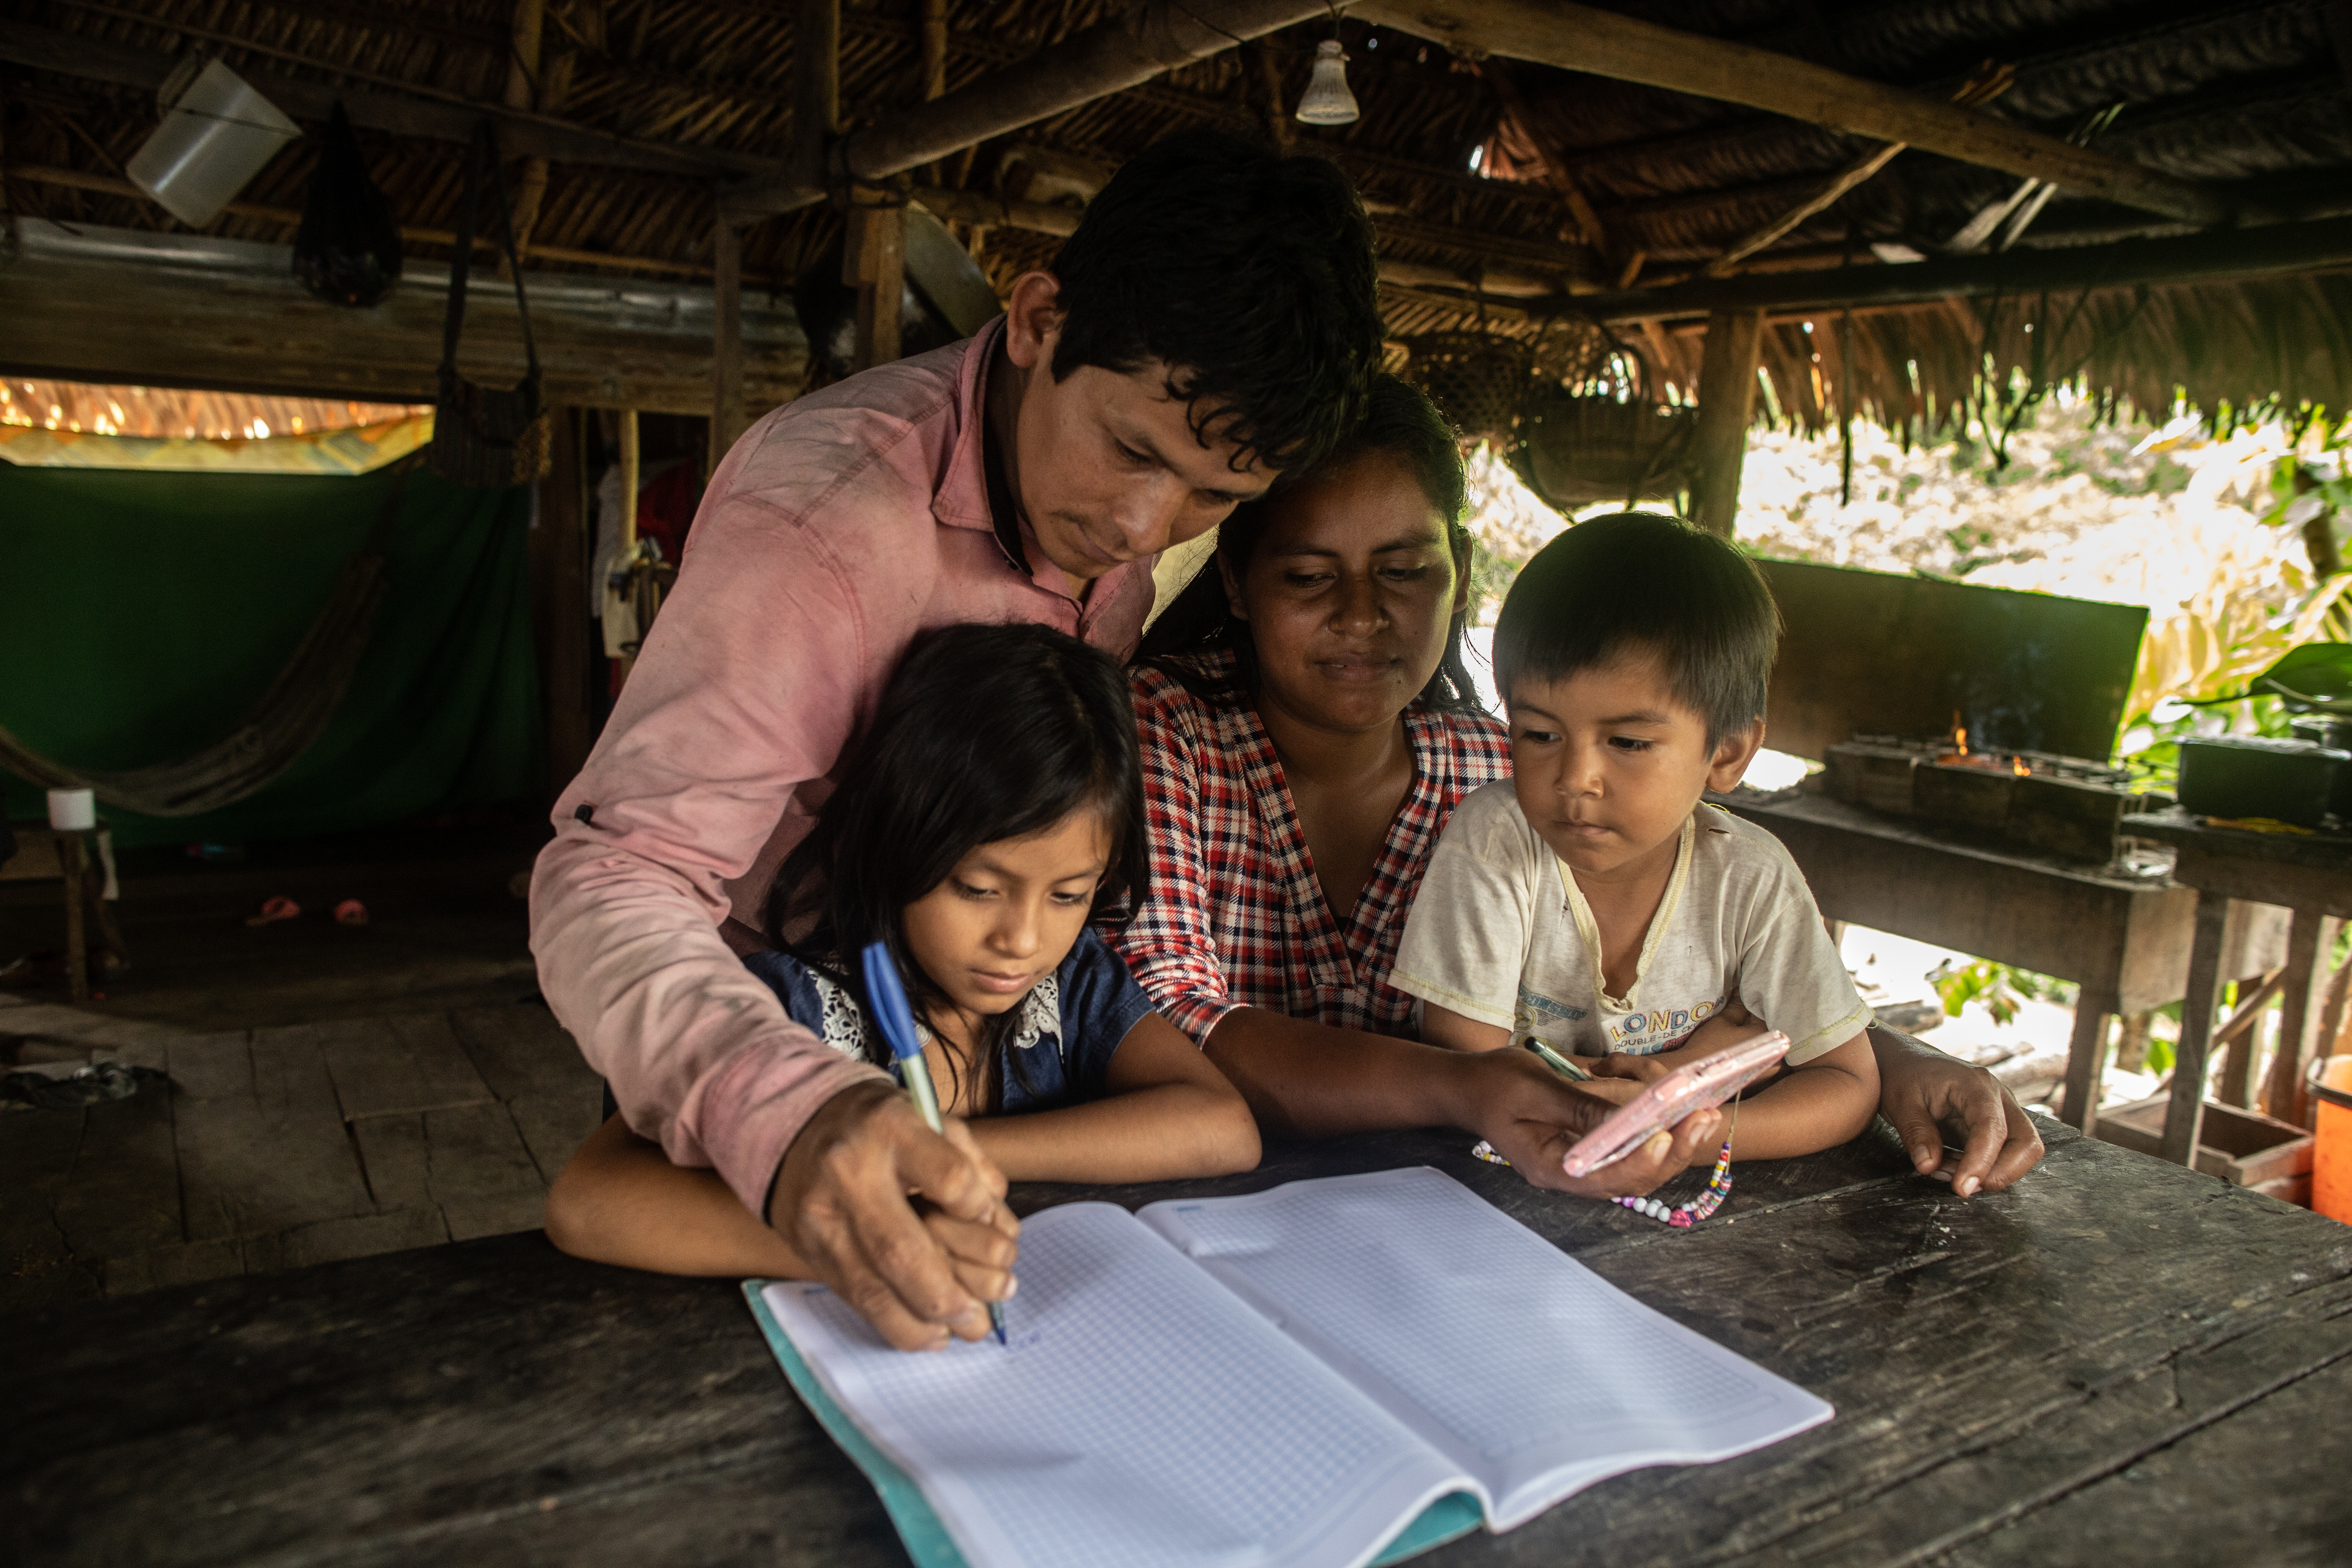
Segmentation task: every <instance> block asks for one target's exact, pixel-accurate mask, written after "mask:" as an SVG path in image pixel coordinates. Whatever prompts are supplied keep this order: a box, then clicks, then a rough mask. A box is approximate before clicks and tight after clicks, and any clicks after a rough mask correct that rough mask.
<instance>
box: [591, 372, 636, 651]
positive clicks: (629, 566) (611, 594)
mask: <svg viewBox="0 0 2352 1568" xmlns="http://www.w3.org/2000/svg"><path fill="white" fill-rule="evenodd" d="M638 483H639V464H638V461H637V411H636V410H635V409H634V408H624V409H622V410H621V516H620V535H621V551H620V555H619V557H618V561H619V563H620V564H622V565H623V566H624V567H625V568H626V570H627V571H628V572H629V574H630V575H629V585H628V586H627V587H624V588H621V589H618V590H615V589H614V586H613V585H612V584H611V583H610V582H609V581H607V582H604V583H599V584H597V585H596V591H597V593H599V594H600V595H603V596H604V599H603V602H604V650H605V653H606V655H607V656H608V657H610V658H617V659H619V660H620V661H621V671H620V679H619V681H618V683H617V684H616V685H615V686H614V690H613V694H614V696H615V697H617V696H619V695H620V688H621V687H623V686H626V685H627V684H628V683H629V671H631V670H633V669H635V668H636V667H637V645H638V644H640V643H642V642H643V641H644V639H645V635H646V629H645V627H644V626H640V625H639V624H638V623H637V618H636V604H637V595H636V587H635V584H636V575H635V571H636V568H635V561H636V555H637V485H638ZM616 626H617V627H618V628H619V629H618V632H617V634H616V631H615V627H616ZM616 636H617V640H618V642H619V643H620V644H622V645H625V646H620V647H615V640H616Z"/></svg>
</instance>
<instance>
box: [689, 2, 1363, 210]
mask: <svg viewBox="0 0 2352 1568" xmlns="http://www.w3.org/2000/svg"><path fill="white" fill-rule="evenodd" d="M1327 12H1328V6H1327V5H1325V4H1324V0H1188V3H1183V4H1179V3H1178V0H1142V3H1141V4H1139V5H1134V6H1132V7H1130V8H1129V9H1128V10H1127V11H1124V12H1122V13H1121V14H1119V15H1118V16H1114V17H1112V18H1111V19H1110V20H1109V21H1108V22H1102V23H1097V25H1096V26H1091V27H1088V28H1086V29H1085V30H1083V31H1081V32H1078V33H1076V34H1073V35H1072V36H1071V37H1067V38H1065V39H1064V40H1063V41H1062V42H1060V43H1058V44H1054V45H1051V46H1049V47H1045V48H1043V49H1040V50H1038V51H1037V52H1036V53H1035V54H1034V55H1031V56H1030V57H1029V58H1026V59H1024V60H1023V61H1022V62H1021V63H1020V64H1018V65H1014V66H1008V67H1007V68H1004V69H1003V70H1000V71H997V72H995V73H994V74H992V75H990V76H985V77H982V79H980V80H978V81H975V82H972V83H970V84H969V85H967V86H964V87H961V88H958V89H956V90H955V91H953V92H950V93H949V94H948V95H947V96H946V97H944V98H935V99H933V100H930V101H929V103H926V104H924V105H922V106H921V107H920V108H917V109H909V110H906V111H905V112H903V113H898V114H893V115H891V116H889V117H888V118H887V119H886V120H884V121H881V122H880V123H878V124H875V125H869V126H867V127H866V128H865V129H863V130H861V131H857V132H852V133H851V134H850V135H848V136H846V137H844V138H843V139H842V141H841V142H840V143H839V144H838V146H837V147H836V149H835V152H834V153H833V155H832V158H831V163H832V164H833V167H834V170H835V173H837V174H845V175H847V176H848V177H849V178H851V179H854V180H881V179H887V177H889V176H890V175H892V174H903V173H905V172H906V171H907V170H908V169H912V168H914V167H916V166H917V165H919V164H922V163H931V162H933V161H934V160H936V159H940V158H944V157H946V156H948V155H949V154H950V153H960V152H961V151H962V150H963V149H965V148H966V147H970V146H972V145H974V144H975V143H978V142H985V141H987V140H988V139H989V138H990V137H992V136H1002V135H1003V134H1004V133H1005V132H1008V131H1017V130H1019V129H1020V128H1021V127H1022V126H1024V125H1029V124H1034V122H1035V121H1040V120H1044V119H1046V118H1048V117H1049V116H1052V115H1055V114H1060V113H1062V112H1063V111H1065V110H1071V109H1076V108H1077V107H1078V106H1079V105H1081V104H1084V103H1091V102H1092V101H1094V100H1096V99H1097V98H1102V97H1105V96H1107V95H1108V94H1110V93H1114V92H1118V91H1120V90H1122V89H1126V88H1130V87H1134V86H1136V85H1137V84H1138V83H1139V82H1145V81H1149V80H1150V79H1152V78H1153V77H1156V76H1159V75H1160V74H1161V73H1162V72H1164V71H1169V70H1172V69H1174V68H1177V67H1178V66H1184V65H1190V64H1191V63H1192V62H1193V61H1194V60H1199V59H1206V58H1208V57H1209V56H1211V55H1213V54H1217V53H1220V52H1222V51H1223V50H1225V49H1228V48H1231V47H1233V46H1234V45H1235V44H1236V43H1240V42H1243V41H1244V40H1246V39H1249V38H1255V37H1260V36H1262V35H1264V34H1266V33H1271V32H1274V31H1275V30H1276V29H1277V28H1281V27H1286V26H1290V25H1291V24H1292V23H1294V22H1303V21H1306V20H1307V18H1309V17H1312V16H1323V15H1326V14H1327ZM824 195H825V193H824V191H822V190H817V189H813V188H811V187H810V186H809V185H807V184H803V183H802V182H800V181H798V180H795V179H793V177H792V175H791V174H790V173H788V172H780V173H776V174H768V175H764V176H761V177H760V178H757V179H754V180H751V181H748V182H746V183H745V184H742V185H740V186H738V187H737V188H736V189H734V190H733V191H730V193H728V195H727V198H726V200H727V206H728V210H729V211H730V213H732V214H733V215H735V216H737V217H738V218H739V219H750V218H755V217H765V216H770V215H772V214H775V213H782V212H790V211H792V210H793V209H794V208H796V207H804V206H811V205H814V204H816V203H817V202H820V201H823V200H824Z"/></svg>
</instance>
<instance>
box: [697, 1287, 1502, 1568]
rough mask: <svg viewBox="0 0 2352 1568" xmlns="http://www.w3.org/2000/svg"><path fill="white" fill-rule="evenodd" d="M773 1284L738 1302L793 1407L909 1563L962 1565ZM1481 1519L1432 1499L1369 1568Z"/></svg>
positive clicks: (1463, 1507)
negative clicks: (764, 1296)
mask: <svg viewBox="0 0 2352 1568" xmlns="http://www.w3.org/2000/svg"><path fill="white" fill-rule="evenodd" d="M775 1283H776V1281H775V1280H772V1279H746V1280H744V1281H743V1299H744V1300H746V1301H749V1302H750V1303H751V1316H752V1317H753V1318H754V1319H755V1320H757V1321H758V1322H759V1325H760V1332H761V1334H763V1335H765V1336H766V1338H767V1341H768V1348H769V1349H770V1350H771V1351H773V1352H775V1356H776V1361H777V1363H779V1364H780V1365H782V1367H783V1369H784V1376H785V1378H786V1379H787V1380H789V1381H790V1382H791V1384H792V1385H793V1393H795V1394H799V1395H800V1396H801V1403H802V1404H803V1405H807V1406H808V1407H809V1412H810V1414H812V1415H814V1416H815V1417H816V1418H817V1424H818V1425H819V1426H823V1427H824V1429H825V1432H826V1434H827V1435H828V1436H831V1437H832V1438H833V1440H834V1441H835V1442H836V1443H838V1444H840V1445H841V1448H842V1452H844V1453H845V1454H847V1455H848V1456H849V1457H850V1458H851V1459H852V1460H854V1461H856V1465H857V1468H859V1469H861V1470H863V1471H865V1472H866V1479H867V1480H869V1481H871V1482H873V1483H874V1489H875V1490H876V1491H877V1493H879V1494H881V1498H882V1508H883V1510H884V1511H885V1512H887V1513H888V1514H889V1516H890V1522H891V1523H892V1524H894V1525H896V1526H897V1527H898V1539H899V1540H900V1541H901V1542H905V1543H906V1547H907V1555H908V1556H909V1557H911V1558H913V1559H914V1560H915V1565H916V1568H969V1564H967V1563H965V1562H964V1558H963V1553H962V1552H959V1551H957V1550H956V1544H955V1542H953V1541H951V1540H950V1539H949V1538H948V1532H947V1527H946V1526H944V1525H942V1524H941V1523H940V1516H939V1515H938V1514H936V1513H933V1512H932V1511H931V1505H930V1504H929V1502H927V1501H925V1500H924V1499H923V1493H922V1489H921V1488H919V1487H918V1486H916V1485H915V1483H914V1480H913V1479H912V1478H911V1477H909V1476H908V1474H907V1472H906V1471H904V1470H902V1469H900V1468H898V1463H897V1461H895V1460H893V1459H892V1458H890V1456H889V1455H887V1454H886V1453H884V1452H883V1451H882V1450H881V1449H879V1448H877V1447H875V1446H874V1444H873V1442H872V1440H871V1439H869V1438H868V1437H867V1436H866V1434H865V1433H863V1432H861V1431H859V1430H858V1429H857V1424H856V1422H854V1421H852V1420H851V1419H850V1418H849V1415H848V1412H846V1411H845V1410H843V1409H842V1407H841V1406H840V1405H836V1404H835V1403H834V1402H833V1395H831V1394H827V1393H826V1392H825V1391H824V1384H822V1383H819V1382H818V1381H817V1377H816V1373H814V1372H812V1371H811V1370H809V1364H808V1363H806V1362H804V1361H803V1360H802V1359H801V1352H799V1351H798V1350H797V1349H795V1348H794V1347H793V1342H792V1340H791V1338H790V1337H789V1336H787V1335H786V1334H785V1332H784V1330H783V1325H782V1324H781V1323H779V1322H777V1321H776V1318H775V1314H774V1313H772V1312H771V1311H769V1310H768V1303H767V1302H766V1301H764V1300H761V1298H760V1292H761V1290H762V1289H765V1288H766V1287H768V1286H770V1285H772V1284H775ZM1484 1518H1485V1516H1484V1515H1483V1514H1482V1513H1481V1512H1480V1511H1479V1509H1478V1500H1477V1499H1476V1498H1474V1497H1472V1496H1471V1495H1470V1494H1469V1493H1467V1492H1455V1493H1454V1495H1453V1496H1451V1497H1443V1498H1440V1499H1438V1500H1436V1501H1435V1502H1433V1503H1431V1504H1430V1505H1429V1506H1428V1507H1427V1508H1425V1509H1423V1510H1421V1515H1420V1517H1419V1518H1417V1519H1415V1520H1414V1521H1412V1523H1411V1524H1408V1525H1406V1526H1405V1527H1404V1529H1403V1530H1402V1531H1399V1532H1398V1533H1397V1535H1396V1536H1395V1538H1394V1539H1392V1540H1391V1541H1390V1542H1389V1543H1388V1545H1387V1546H1386V1547H1385V1548H1383V1549H1382V1550H1381V1554H1380V1555H1379V1556H1377V1557H1375V1558H1373V1559H1372V1564H1373V1568H1382V1565H1384V1564H1386V1563H1402V1562H1403V1561H1404V1560H1405V1559H1406V1558H1408V1557H1417V1556H1419V1555H1420V1554H1421V1553H1422V1552H1426V1551H1428V1550H1429V1549H1430V1548H1432V1547H1433V1546H1443V1545H1444V1544H1445V1543H1446V1542H1449V1541H1453V1540H1454V1539H1456V1538H1457V1537H1460V1536H1464V1535H1467V1534H1469V1533H1470V1532H1471V1531H1474V1530H1475V1529H1477V1528H1478V1526H1479V1524H1480V1523H1481V1522H1483V1521H1484Z"/></svg>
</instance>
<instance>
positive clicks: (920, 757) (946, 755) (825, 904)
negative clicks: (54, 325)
mask: <svg viewBox="0 0 2352 1568" xmlns="http://www.w3.org/2000/svg"><path fill="white" fill-rule="evenodd" d="M1088 807H1092V808H1093V809H1095V810H1097V811H1099V812H1101V813H1102V818H1103V825H1104V826H1105V827H1106V828H1107V829H1108V832H1109V834H1110V858H1109V862H1108V865H1107V867H1106V868H1105V869H1104V871H1103V879H1102V882H1101V885H1100V886H1099V887H1097V889H1095V901H1094V910H1093V912H1092V916H1091V917H1090V918H1100V917H1102V916H1104V915H1105V914H1108V913H1109V912H1111V911H1112V910H1115V909H1117V908H1118V907H1120V906H1121V905H1122V903H1124V905H1125V907H1127V908H1130V909H1131V908H1133V907H1134V906H1135V905H1136V904H1137V903H1139V902H1141V901H1142V898H1143V893H1144V888H1145V879H1146V872H1145V867H1146V863H1147V855H1146V847H1145V844H1144V836H1143V777H1142V766H1141V763H1139V760H1138V758H1137V754H1136V743H1135V710H1134V708H1133V707H1132V706H1131V705H1130V704H1129V700H1128V690H1127V678H1126V676H1125V674H1124V673H1123V672H1122V671H1121V670H1120V668H1119V667H1118V663H1117V662H1116V661H1115V660H1113V659H1112V658H1110V657H1109V656H1108V654H1105V653H1102V652H1101V651H1099V650H1098V649H1096V648H1092V647H1087V645H1086V644H1085V643H1082V642H1080V641H1078V640H1077V639H1076V637H1065V636H1064V635H1062V634H1061V633H1060V632H1057V631H1054V630H1051V629H1049V628H1047V627H1045V626H947V627H942V628H941V629H940V630H937V631H933V632H929V633H926V634H925V635H923V636H921V637H917V638H916V639H915V641H914V643H913V645H912V646H910V647H908V650H907V655H906V657H905V658H903V659H901V660H900V661H899V664H898V669H897V670H896V671H894V672H893V673H892V675H891V677H890V681H889V684H888V685H887V687H886V688H885V689H883V693H882V700H881V702H880V704H879V705H878V706H877V709H876V710H875V713H874V721H873V724H872V725H871V726H870V727H869V729H868V730H867V731H866V737H865V739H864V741H863V742H861V743H860V744H859V745H858V747H857V751H856V756H855V757H854V758H853V759H852V760H851V762H850V763H849V766H848V768H847V769H846V770H845V771H844V772H843V773H842V774H841V779H840V786H839V787H838V788H837V789H835V791H834V793H833V795H831V796H830V797H829V798H828V799H827V800H826V801H825V803H824V806H823V807H822V808H820V809H819V811H818V812H817V817H816V826H815V827H814V829H812V830H811V832H810V833H809V836H808V837H806V838H803V839H802V840H801V842H800V843H799V844H798V845H797V846H795V847H793V851H792V853H791V854H790V855H788V856H786V857H785V858H784V863H783V866H782V869H780V870H779V871H778V872H777V874H776V885H775V889H774V890H773V891H772V893H771V894H770V895H769V899H768V940H769V942H771V943H772V944H773V945H774V946H776V947H778V948H780V949H782V950H783V951H785V952H790V953H792V954H793V956H794V957H795V958H798V959H799V960H801V962H802V963H805V964H807V965H809V966H810V967H811V968H813V969H815V970H817V971H819V972H820V973H824V975H826V977H827V978H829V979H831V980H833V981H834V982H835V984H839V985H842V986H844V987H845V988H846V989H847V990H848V992H849V994H851V995H853V996H855V997H856V999H857V1002H858V1005H860V1006H861V1007H864V1008H865V1009H866V1016H868V1017H869V1018H870V1017H872V1016H873V1007H872V1005H871V1000H870V998H868V997H867V995H866V982H865V976H864V970H863V966H862V965H861V964H860V963H859V962H858V955H859V954H860V953H861V952H864V951H865V950H866V945H867V944H868V943H869V942H883V943H885V944H886V945H887V947H888V948H889V951H890V956H891V958H892V960H893V961H894V962H895V963H897V964H898V973H899V975H900V976H901V977H902V978H903V979H904V980H905V982H906V984H907V994H908V1000H909V1001H910V1002H911V1003H913V1005H914V1011H915V1014H916V1016H918V1017H921V1016H923V1015H924V1014H925V1012H926V1011H927V1010H928V1009H929V1008H930V1007H932V1006H935V1005H939V1004H940V1003H941V1002H942V1001H943V1000H944V999H945V998H944V994H943V993H942V992H941V991H940V987H939V986H938V985H937V984H934V983H933V982H932V981H931V979H930V977H929V975H927V974H925V973H923V972H922V970H921V969H920V968H919V967H918V966H917V965H916V964H915V963H913V961H912V960H911V959H910V958H909V957H908V952H907V947H906V936H905V931H904V927H903V924H902V922H901V920H900V911H902V910H905V908H906V907H907V906H908V904H911V903H913V902H915V901H916V900H919V899H920V898H922V897H923V895H925V894H926V893H929V891H930V890H931V889H934V888H936V887H938V886H939V885H940V883H941V882H943V881H945V880H946V879H947V877H948V873H950V871H952V870H954V869H955V867H956V862H958V861H959V860H961V859H962V858H964V857H965V856H966V855H968V854H970V853H971V851H972V850H973V849H975V848H977V847H980V846H981V845H983V844H993V843H996V842H998V841H999V840H1002V839H1007V838H1025V837H1028V836H1030V835H1031V834H1034V833H1041V832H1044V831H1046V830H1048V829H1050V828H1052V827H1053V826H1055V824H1057V823H1059V822H1060V821H1062V819H1063V818H1065V817H1066V816H1069V815H1070V814H1071V813H1072V812H1075V811H1081V810H1085V809H1087V808H1088ZM812 920H814V924H813V925H810V926H809V929H808V931H806V934H804V935H803V936H802V937H800V938H799V939H798V940H797V941H788V940H787V939H786V937H785V934H784V933H785V932H786V931H791V930H793V929H796V928H799V927H801V926H803V925H809V922H810V921H812ZM1019 1012H1020V1009H1019V1008H1017V1007H1014V1008H1010V1009H1007V1010H1006V1011H1005V1012H1003V1013H1001V1014H998V1015H996V1016H993V1017H992V1018H990V1019H989V1020H988V1021H987V1026H986V1027H985V1028H984V1029H983V1030H982V1038H981V1039H980V1040H979V1041H977V1042H975V1046H976V1048H975V1050H974V1051H973V1053H972V1061H971V1067H972V1070H973V1073H974V1079H975V1088H976V1092H975V1095H974V1099H975V1100H976V1101H977V1100H983V1097H985V1096H988V1095H990V1094H991V1093H992V1088H993V1085H994V1084H995V1082H996V1076H997V1062H998V1059H999V1058H1001V1057H1002V1055H1003V1048H1004V1037H1005V1036H1006V1035H1007V1034H1009V1033H1010V1026H1011V1024H1012V1021H1013V1019H1014V1018H1015V1017H1016V1016H1018V1014H1019ZM867 1049H868V1053H869V1055H870V1056H871V1057H872V1058H873V1060H874V1061H875V1063H876V1065H877V1066H887V1063H888V1056H889V1053H888V1049H887V1047H885V1046H883V1045H882V1044H881V1042H880V1039H879V1034H878V1031H872V1032H869V1035H868V1046H867ZM950 1070H952V1069H950Z"/></svg>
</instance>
